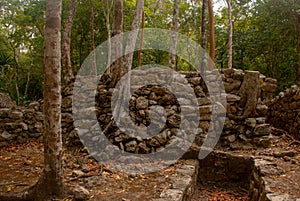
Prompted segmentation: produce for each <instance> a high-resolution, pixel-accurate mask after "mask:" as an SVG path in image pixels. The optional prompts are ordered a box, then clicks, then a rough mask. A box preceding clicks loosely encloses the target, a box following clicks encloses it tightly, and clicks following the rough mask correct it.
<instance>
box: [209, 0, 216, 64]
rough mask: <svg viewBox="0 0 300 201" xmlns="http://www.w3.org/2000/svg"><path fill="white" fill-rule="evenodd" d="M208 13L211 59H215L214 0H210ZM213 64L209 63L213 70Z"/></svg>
mask: <svg viewBox="0 0 300 201" xmlns="http://www.w3.org/2000/svg"><path fill="white" fill-rule="evenodd" d="M208 14H209V42H210V45H209V56H210V59H211V60H212V61H213V62H214V61H215V54H216V53H215V46H216V44H215V21H214V10H213V4H212V0H208ZM212 65H213V64H209V68H210V70H212Z"/></svg>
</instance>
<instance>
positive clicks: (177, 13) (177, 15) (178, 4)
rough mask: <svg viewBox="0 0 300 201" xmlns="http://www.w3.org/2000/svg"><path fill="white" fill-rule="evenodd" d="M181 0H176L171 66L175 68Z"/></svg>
mask: <svg viewBox="0 0 300 201" xmlns="http://www.w3.org/2000/svg"><path fill="white" fill-rule="evenodd" d="M179 6H180V0H175V1H174V10H173V20H172V38H171V46H170V58H169V67H170V68H171V69H173V70H174V69H175V62H176V46H177V35H178V20H179Z"/></svg>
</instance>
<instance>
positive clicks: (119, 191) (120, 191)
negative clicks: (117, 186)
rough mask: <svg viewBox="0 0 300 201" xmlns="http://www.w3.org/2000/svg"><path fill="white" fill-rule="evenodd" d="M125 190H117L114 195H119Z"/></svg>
mask: <svg viewBox="0 0 300 201" xmlns="http://www.w3.org/2000/svg"><path fill="white" fill-rule="evenodd" d="M125 191H126V190H124V189H122V190H118V191H116V193H118V194H120V193H124V192H125Z"/></svg>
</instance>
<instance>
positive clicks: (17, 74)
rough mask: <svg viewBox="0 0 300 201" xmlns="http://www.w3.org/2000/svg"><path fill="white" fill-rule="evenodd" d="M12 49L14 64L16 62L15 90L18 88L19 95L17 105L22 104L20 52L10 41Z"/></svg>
mask: <svg viewBox="0 0 300 201" xmlns="http://www.w3.org/2000/svg"><path fill="white" fill-rule="evenodd" d="M9 44H10V47H11V49H12V51H13V53H14V58H13V59H14V62H15V65H16V66H15V78H16V81H15V88H16V93H17V105H19V104H20V91H19V61H18V56H19V51H18V49H16V48H15V47H14V45H13V43H12V42H11V41H10V43H9Z"/></svg>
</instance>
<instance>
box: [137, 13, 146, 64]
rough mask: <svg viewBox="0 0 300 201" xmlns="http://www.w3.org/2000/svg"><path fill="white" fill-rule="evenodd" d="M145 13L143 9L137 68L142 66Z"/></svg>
mask: <svg viewBox="0 0 300 201" xmlns="http://www.w3.org/2000/svg"><path fill="white" fill-rule="evenodd" d="M144 29H145V12H144V9H143V16H142V36H141V42H140V49H139V52H138V67H141V66H142V49H143V43H144V35H145V30H144Z"/></svg>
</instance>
